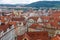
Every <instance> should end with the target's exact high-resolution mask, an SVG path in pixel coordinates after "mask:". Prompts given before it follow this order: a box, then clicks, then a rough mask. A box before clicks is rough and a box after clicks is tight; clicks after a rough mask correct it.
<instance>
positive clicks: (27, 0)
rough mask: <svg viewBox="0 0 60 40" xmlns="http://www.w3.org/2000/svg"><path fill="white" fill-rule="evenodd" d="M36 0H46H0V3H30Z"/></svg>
mask: <svg viewBox="0 0 60 40" xmlns="http://www.w3.org/2000/svg"><path fill="white" fill-rule="evenodd" d="M37 1H48V0H0V4H30V3H32V2H37ZM50 1H53V0H50Z"/></svg>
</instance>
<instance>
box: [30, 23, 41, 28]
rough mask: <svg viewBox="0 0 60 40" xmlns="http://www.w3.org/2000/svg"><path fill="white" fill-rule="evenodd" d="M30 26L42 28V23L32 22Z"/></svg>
mask: <svg viewBox="0 0 60 40" xmlns="http://www.w3.org/2000/svg"><path fill="white" fill-rule="evenodd" d="M30 28H34V29H36V28H42V25H40V24H38V23H34V24H32V25H31V26H30Z"/></svg>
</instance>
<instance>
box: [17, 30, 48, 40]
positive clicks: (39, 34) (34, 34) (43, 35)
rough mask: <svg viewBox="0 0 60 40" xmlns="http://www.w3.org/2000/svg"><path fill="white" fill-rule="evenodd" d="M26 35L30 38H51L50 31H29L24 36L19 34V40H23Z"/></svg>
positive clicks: (45, 39) (38, 39)
mask: <svg viewBox="0 0 60 40" xmlns="http://www.w3.org/2000/svg"><path fill="white" fill-rule="evenodd" d="M24 37H26V38H28V40H40V39H41V40H49V36H48V32H46V31H42V32H27V33H25V35H23V36H18V37H17V40H22V39H23V38H24Z"/></svg>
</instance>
